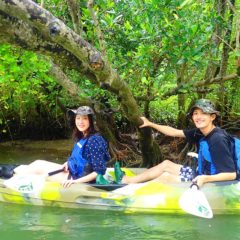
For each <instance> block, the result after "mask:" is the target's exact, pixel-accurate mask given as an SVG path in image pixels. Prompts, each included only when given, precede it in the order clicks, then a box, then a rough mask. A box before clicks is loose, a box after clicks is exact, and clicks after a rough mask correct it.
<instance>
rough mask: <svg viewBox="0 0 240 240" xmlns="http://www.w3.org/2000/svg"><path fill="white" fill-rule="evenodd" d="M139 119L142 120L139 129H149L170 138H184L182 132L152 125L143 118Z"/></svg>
mask: <svg viewBox="0 0 240 240" xmlns="http://www.w3.org/2000/svg"><path fill="white" fill-rule="evenodd" d="M141 119H142V120H143V124H142V125H141V126H139V127H140V128H143V127H151V128H154V129H156V130H157V131H159V132H161V133H163V134H165V135H167V136H170V137H185V135H184V133H183V130H179V129H176V128H173V127H169V126H166V125H159V124H156V123H153V122H151V121H149V120H148V119H147V118H145V117H141Z"/></svg>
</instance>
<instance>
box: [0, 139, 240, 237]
mask: <svg viewBox="0 0 240 240" xmlns="http://www.w3.org/2000/svg"><path fill="white" fill-rule="evenodd" d="M34 144H35V145H36V146H37V145H38V144H36V143H34ZM52 144H53V146H54V143H52ZM32 145H33V144H32ZM56 145H57V146H56V148H54V147H49V146H50V145H49V143H47V144H46V145H44V143H39V146H38V147H36V146H35V147H34V148H33V149H31V148H28V147H25V148H23V147H11V148H9V147H6V146H4V147H2V146H1V145H0V162H7V161H8V162H12V163H13V162H15V161H18V162H22V163H23V162H30V161H32V160H34V159H49V160H53V161H58V162H61V161H64V159H65V157H66V156H67V152H68V151H67V150H68V147H69V146H68V144H66V143H64V144H63V146H64V147H61V144H60V143H59V142H57V143H56ZM44 146H47V147H44ZM0 239H1V240H8V239H9V240H10V239H11V240H12V239H21V240H22V239H31V240H32V239H33V240H35V239H39V240H50V239H54V240H55V239H57V240H61V239H71V240H75V239H76V240H77V239H78V240H85V239H86V240H95V239H96V240H102V239H104V240H105V239H106V240H108V239H112V240H123V239H129V240H136V239H163V240H170V239H171V240H172V239H183V240H188V239H189V240H198V239H200V240H207V239H217V240H228V239H240V216H232V215H228V216H227V215H224V216H220V215H217V216H215V217H214V218H213V219H211V220H206V219H201V218H197V217H193V216H190V215H159V214H155V215H152V214H148V215H146V214H125V213H121V212H110V211H96V210H81V209H77V210H76V209H60V208H46V207H36V206H24V205H15V204H6V203H0Z"/></svg>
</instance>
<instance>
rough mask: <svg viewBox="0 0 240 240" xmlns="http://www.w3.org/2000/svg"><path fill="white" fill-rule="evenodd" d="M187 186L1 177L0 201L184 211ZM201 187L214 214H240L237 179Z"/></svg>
mask: <svg viewBox="0 0 240 240" xmlns="http://www.w3.org/2000/svg"><path fill="white" fill-rule="evenodd" d="M108 171H109V172H112V171H113V170H112V169H108ZM131 171H132V172H136V171H138V172H139V171H140V170H139V169H138V170H136V169H131ZM189 186H190V184H189V183H179V184H163V183H159V182H154V181H151V182H146V183H139V184H130V185H125V186H124V185H97V184H73V185H72V186H70V187H69V188H63V187H62V186H61V184H59V183H56V182H49V181H45V179H41V178H40V177H37V176H36V177H33V176H29V177H26V176H25V177H20V176H17V178H15V177H13V179H10V180H3V179H0V201H2V202H8V203H17V204H30V205H41V206H53V207H64V208H89V209H104V210H118V211H125V212H146V213H184V211H183V210H182V209H181V208H180V206H179V199H180V197H181V196H182V194H183V193H184V192H185V191H186V190H187V189H189ZM201 190H202V192H204V194H205V196H206V198H207V200H208V202H209V204H210V206H211V208H212V210H213V213H214V214H239V213H240V182H238V181H229V182H221V183H209V184H205V185H204V186H203V187H202V188H201Z"/></svg>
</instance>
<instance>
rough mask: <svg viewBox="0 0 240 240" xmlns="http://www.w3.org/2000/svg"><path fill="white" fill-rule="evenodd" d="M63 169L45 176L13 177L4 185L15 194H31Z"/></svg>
mask: <svg viewBox="0 0 240 240" xmlns="http://www.w3.org/2000/svg"><path fill="white" fill-rule="evenodd" d="M63 171H64V169H63V168H61V169H58V170H55V171H52V172H49V173H47V174H46V175H37V174H32V175H15V176H13V177H12V178H10V179H8V180H5V181H4V185H5V186H6V187H8V188H11V189H13V190H15V191H17V192H21V193H33V192H37V191H39V190H41V189H42V188H43V186H44V182H45V180H46V178H47V177H49V176H53V175H55V174H57V173H60V172H63Z"/></svg>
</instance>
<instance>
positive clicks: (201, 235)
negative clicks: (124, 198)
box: [0, 203, 240, 240]
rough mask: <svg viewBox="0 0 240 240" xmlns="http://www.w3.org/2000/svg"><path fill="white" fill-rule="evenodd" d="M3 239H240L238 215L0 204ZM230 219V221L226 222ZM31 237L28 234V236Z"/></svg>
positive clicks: (0, 223) (0, 226)
mask: <svg viewBox="0 0 240 240" xmlns="http://www.w3.org/2000/svg"><path fill="white" fill-rule="evenodd" d="M0 212H1V220H0V228H1V239H4V240H7V239H10V237H11V239H12V238H13V237H15V236H16V237H18V239H19V237H20V239H22V237H24V239H58V240H60V239H73V240H74V239H91V240H95V239H98V240H99V239H113V240H122V239H130V240H135V239H166V240H170V239H171V240H172V239H184V240H186V239H189V240H190V239H191V240H192V239H218V240H221V239H232V238H234V239H239V236H238V232H239V230H240V227H239V226H240V219H239V218H238V217H237V216H230V215H229V216H215V218H214V219H212V220H206V219H200V218H196V217H193V216H189V215H186V216H182V215H177V216H173V215H157V214H156V215H143V214H141V215H140V214H124V213H119V212H110V211H92V210H80V209H77V210H74V209H59V208H46V207H45V208H44V207H36V206H35V207H33V206H24V205H14V204H6V203H1V204H0ZM226 223H229V224H226ZM28 237H29V238H28Z"/></svg>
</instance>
